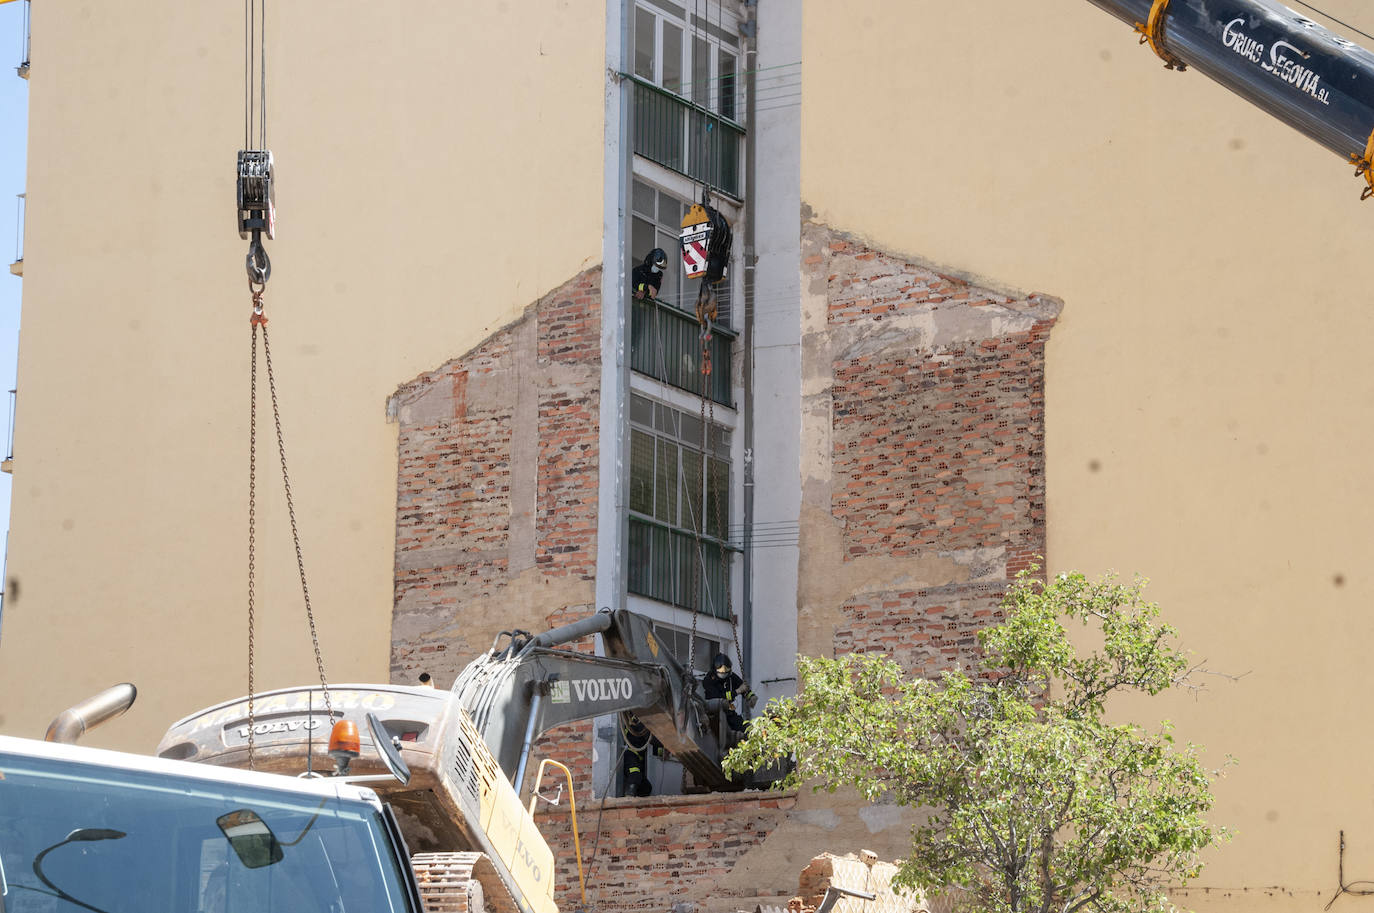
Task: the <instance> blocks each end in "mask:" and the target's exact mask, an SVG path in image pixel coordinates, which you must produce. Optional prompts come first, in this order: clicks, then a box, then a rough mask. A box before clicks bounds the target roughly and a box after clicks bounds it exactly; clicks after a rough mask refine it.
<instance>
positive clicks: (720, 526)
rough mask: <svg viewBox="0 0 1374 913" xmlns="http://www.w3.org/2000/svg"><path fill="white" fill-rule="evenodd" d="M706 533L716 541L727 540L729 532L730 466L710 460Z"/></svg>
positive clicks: (720, 461) (707, 477) (707, 478)
mask: <svg viewBox="0 0 1374 913" xmlns="http://www.w3.org/2000/svg"><path fill="white" fill-rule="evenodd" d="M706 483H707V497H708V502H707V505H706V531H707V532H708V533H709V534H711V535H712V536H715V537H716V538H717V539H728V538H729V530H730V464H729V463H726V462H724V461H722V460H711V461H710V471H709V472H708V473H707V476H706Z"/></svg>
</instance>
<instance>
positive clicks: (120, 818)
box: [0, 736, 422, 913]
mask: <svg viewBox="0 0 1374 913" xmlns="http://www.w3.org/2000/svg"><path fill="white" fill-rule="evenodd" d="M421 909H422V908H421V902H420V896H419V892H418V889H417V887H416V884H415V880H414V876H413V874H412V873H411V869H410V864H409V854H408V852H407V850H406V846H405V843H404V841H403V839H402V837H401V833H400V829H399V828H398V827H397V825H396V822H395V819H394V818H393V817H392V815H391V813H390V811H389V810H388V809H387V808H386V807H385V806H384V805H383V804H382V802H381V801H380V800H379V799H378V797H377V795H376V794H375V793H374V792H373V791H372V790H370V789H367V788H364V787H360V786H357V785H352V784H349V783H346V782H343V781H341V780H339V779H330V778H313V779H301V778H295V777H288V776H283V775H280V774H271V773H261V772H255V771H246V770H236V769H232V768H226V767H217V766H212V765H205V764H192V763H187V762H182V761H175V760H168V759H164V758H149V757H143V756H139V755H130V754H124V753H121V752H113V751H104V750H100V749H93V748H85V747H78V746H74V745H64V744H57V743H52V742H38V741H32V740H29V739H18V738H12V737H6V736H0V913H39V911H42V913H50V911H59V913H63V911H73V913H74V911H78V910H89V911H95V913H124V911H130V913H134V911H138V913H141V911H149V910H178V911H185V913H238V911H244V913H274V911H279V913H287V911H289V913H352V911H359V913H362V911H369V913H371V911H376V913H421Z"/></svg>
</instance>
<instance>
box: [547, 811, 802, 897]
mask: <svg viewBox="0 0 1374 913" xmlns="http://www.w3.org/2000/svg"><path fill="white" fill-rule="evenodd" d="M794 802H795V799H794V794H791V793H746V794H724V795H721V794H717V795H711V796H672V797H662V798H651V799H610V800H607V801H606V802H605V803H604V805H603V803H602V802H601V801H600V800H596V801H586V802H583V803H582V804H579V806H578V811H577V823H578V832H579V836H580V838H581V841H582V857H583V860H584V865H585V866H586V869H587V873H588V875H589V876H590V877H589V878H588V886H587V901H588V904H589V905H590V906H591V907H593V908H595V909H597V910H602V911H607V913H611V911H617V913H618V911H625V913H629V911H645V910H659V911H667V910H669V909H671V908H674V906H675V905H676V904H687V905H689V906H688V907H687V909H692V910H698V911H701V913H709V911H726V910H735V909H742V908H746V905H743V904H740V903H737V902H735V901H736V900H737V899H739V898H753V897H756V896H758V893H759V892H758V890H757V887H758V886H757V885H749V886H748V887H745V888H743V889H740V888H736V889H733V890H732V889H731V888H730V887H729V886H726V885H723V884H722V882H721V876H722V875H724V874H725V873H727V872H729V871H730V870H731V869H733V868H734V867H735V866H736V865H737V864H738V863H739V861H740V860H741V858H743V857H744V856H745V855H746V854H747V853H749V852H750V851H751V850H753V849H755V848H757V847H759V846H761V845H762V844H763V843H764V841H765V840H767V839H768V837H769V835H770V834H772V833H773V832H774V831H775V830H776V829H777V827H778V826H779V824H781V823H782V821H783V820H784V819H785V818H786V816H787V810H788V809H790V808H791V807H792V805H793V804H794ZM537 818H538V821H539V827H540V831H541V832H542V833H543V834H544V835H545V837H546V838H547V839H548V841H549V845H550V846H551V847H553V850H554V855H555V857H556V858H557V859H559V860H560V861H563V862H564V863H565V864H564V865H563V866H562V867H561V869H560V871H559V880H558V884H557V887H556V888H555V895H554V896H555V898H556V899H557V900H558V902H559V906H560V907H562V908H563V909H571V908H573V907H575V906H577V905H578V902H579V900H580V898H579V893H578V880H577V868H576V864H575V863H574V862H572V860H575V858H576V857H575V855H574V849H573V847H574V844H573V838H572V827H571V824H570V820H569V815H568V814H567V812H566V810H563V809H556V810H553V811H548V812H545V813H543V814H541V815H538V816H537ZM793 883H795V876H794V879H793ZM747 908H749V909H752V904H751V905H748V906H747Z"/></svg>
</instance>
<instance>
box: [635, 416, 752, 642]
mask: <svg viewBox="0 0 1374 913" xmlns="http://www.w3.org/2000/svg"><path fill="white" fill-rule="evenodd" d="M706 431H707V434H706V448H705V450H703V449H702V421H701V418H700V417H699V416H693V415H689V414H688V413H685V412H682V411H681V410H678V409H674V408H672V407H671V406H667V405H664V404H663V403H657V402H654V401H653V400H650V399H648V398H646V397H643V396H638V395H633V396H631V399H630V498H629V508H630V518H629V519H630V530H629V532H630V538H629V549H628V568H627V572H628V573H627V578H628V579H627V582H628V588H629V591H630V592H631V593H635V594H637V595H640V596H647V597H649V598H650V599H657V600H659V601H660V602H666V603H669V604H670V605H675V606H680V607H682V608H687V609H692V610H694V611H698V612H702V613H705V614H708V615H712V616H714V617H716V618H728V617H729V609H728V605H729V601H728V599H727V598H726V587H727V586H729V578H730V555H731V547H730V544H729V541H728V530H729V528H730V516H729V512H730V430H729V429H728V428H725V427H723V426H721V425H716V424H713V423H707V426H706Z"/></svg>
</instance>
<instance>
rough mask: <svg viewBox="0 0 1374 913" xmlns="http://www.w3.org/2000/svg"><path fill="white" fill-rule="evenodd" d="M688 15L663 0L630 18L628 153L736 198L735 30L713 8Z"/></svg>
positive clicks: (725, 13)
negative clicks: (631, 97)
mask: <svg viewBox="0 0 1374 913" xmlns="http://www.w3.org/2000/svg"><path fill="white" fill-rule="evenodd" d="M701 12H702V11H698V10H694V11H692V12H691V13H689V12H688V11H687V10H686V9H685V8H683V7H681V6H678V5H677V4H675V3H672V2H670V0H641V2H640V3H639V4H638V5H636V6H635V11H634V72H633V73H632V74H630V78H631V81H632V82H633V83H634V151H635V154H636V155H641V156H643V157H644V158H647V159H649V160H650V161H653V162H657V163H658V164H660V165H662V166H663V167H665V168H671V169H672V170H674V171H676V172H678V173H680V174H685V175H687V176H688V177H690V178H692V179H693V180H695V181H700V182H702V183H704V184H708V185H710V186H711V187H712V188H713V189H715V190H719V191H721V192H723V193H727V194H729V195H731V196H733V197H736V198H739V197H740V195H741V192H742V188H741V186H740V175H741V169H740V156H741V154H742V149H743V145H744V144H743V138H744V127H743V126H742V125H741V124H740V122H739V120H738V118H739V80H738V61H739V52H740V39H739V35H738V29H739V24H738V21H737V20H736V18H735V16H734V14H733V13H731V12H730V11H729V10H727V9H725V8H724V6H723V5H722V4H721V3H719V2H718V0H707V3H706V9H705V10H704V15H702V14H701Z"/></svg>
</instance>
